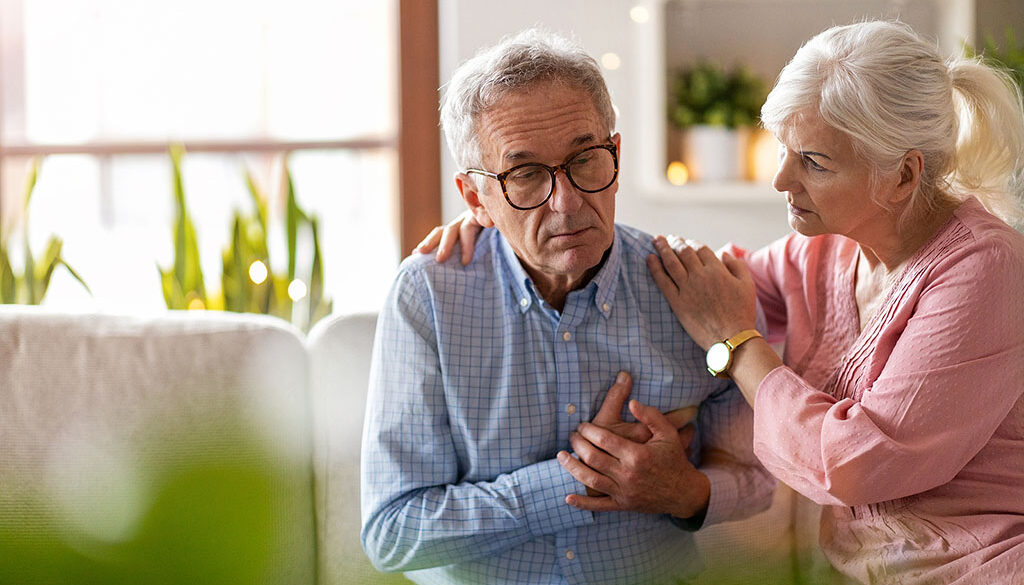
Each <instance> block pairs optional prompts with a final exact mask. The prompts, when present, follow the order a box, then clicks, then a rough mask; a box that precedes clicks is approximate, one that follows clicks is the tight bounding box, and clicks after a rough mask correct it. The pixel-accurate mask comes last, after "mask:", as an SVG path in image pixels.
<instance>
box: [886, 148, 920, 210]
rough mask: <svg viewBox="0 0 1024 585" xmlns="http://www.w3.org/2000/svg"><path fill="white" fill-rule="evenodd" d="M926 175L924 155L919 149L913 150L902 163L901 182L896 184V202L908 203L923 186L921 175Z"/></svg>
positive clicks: (900, 170)
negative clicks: (919, 187)
mask: <svg viewBox="0 0 1024 585" xmlns="http://www.w3.org/2000/svg"><path fill="white" fill-rule="evenodd" d="M922 173H924V155H923V154H921V151H920V150H918V149H916V148H915V149H912V150H910V151H908V152H907V154H905V155H903V161H902V162H901V163H900V169H899V182H898V183H897V184H896V191H895V193H893V199H894V203H895V202H902V201H906V200H907V199H909V198H910V196H911V195H913V194H914V192H915V191H917V187H918V185H920V184H921V174H922Z"/></svg>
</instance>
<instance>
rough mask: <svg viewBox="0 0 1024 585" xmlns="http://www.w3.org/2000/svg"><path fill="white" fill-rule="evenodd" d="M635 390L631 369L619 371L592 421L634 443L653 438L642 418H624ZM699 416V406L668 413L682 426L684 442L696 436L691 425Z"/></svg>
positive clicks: (680, 427) (671, 418)
mask: <svg viewBox="0 0 1024 585" xmlns="http://www.w3.org/2000/svg"><path fill="white" fill-rule="evenodd" d="M632 390H633V378H632V377H631V376H630V375H629V373H628V372H619V375H618V376H617V377H616V378H615V383H614V384H612V386H611V388H609V389H608V395H607V396H605V398H604V402H603V403H602V404H601V408H600V410H598V412H597V414H596V415H595V416H594V419H593V420H592V421H590V422H591V423H593V424H595V425H597V426H599V427H602V428H605V429H608V430H609V431H611V432H613V433H615V434H616V435H619V436H620V437H623V438H626V439H629V440H630V441H633V442H635V443H646V442H647V440H648V439H650V438H651V430H650V429H649V428H648V427H647V425H645V424H643V423H641V422H632V423H630V422H626V421H624V420H622V410H623V407H624V406H625V405H626V401H627V400H628V399H629V393H630V392H632ZM696 416H697V407H696V406H687V407H685V408H677V409H676V410H673V411H670V412H667V413H665V417H666V418H667V419H668V421H669V423H671V424H672V425H673V426H674V427H675V428H677V429H679V432H680V435H682V436H681V437H680V438H681V439H685V440H684V441H683V442H684V444H687V445H689V443H690V439H692V438H693V426H692V425H690V422H692V421H693V419H694V417H696Z"/></svg>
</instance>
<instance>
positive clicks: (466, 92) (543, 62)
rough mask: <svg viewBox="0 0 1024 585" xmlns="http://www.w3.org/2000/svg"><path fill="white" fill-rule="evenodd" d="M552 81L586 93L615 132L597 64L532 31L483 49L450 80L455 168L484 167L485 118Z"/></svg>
mask: <svg viewBox="0 0 1024 585" xmlns="http://www.w3.org/2000/svg"><path fill="white" fill-rule="evenodd" d="M549 81H553V82H557V83H564V84H566V86H567V87H575V88H579V89H582V90H583V91H584V92H586V93H587V94H588V95H589V96H590V97H591V99H592V100H593V101H594V107H595V108H597V112H598V114H599V115H600V116H601V118H602V119H603V120H604V122H605V124H606V126H607V131H608V134H609V135H611V134H612V132H613V131H614V129H615V110H614V109H613V107H612V100H611V96H610V95H609V93H608V87H607V86H606V85H605V82H604V77H603V76H602V75H601V69H600V67H598V65H597V62H596V61H594V59H593V58H592V57H591V56H590V55H588V54H587V53H586V52H585V51H584V50H583V49H582V48H581V47H580V46H579V45H577V44H575V43H573V42H571V41H569V40H568V39H565V38H563V37H561V36H558V35H556V34H553V33H550V32H546V31H542V30H539V29H528V30H525V31H522V32H520V33H518V34H516V35H513V36H510V37H506V38H504V39H502V40H501V41H500V42H499V43H498V44H496V45H494V46H492V47H489V48H485V49H483V50H481V51H480V52H478V53H477V54H476V55H475V56H473V57H472V58H470V59H469V60H467V61H466V62H464V63H463V64H462V65H460V66H459V68H458V69H457V70H456V71H455V73H454V74H453V75H452V78H451V80H450V81H449V82H448V84H447V87H446V89H445V92H444V96H443V97H442V99H441V127H442V128H443V129H444V134H445V140H446V141H447V142H448V148H449V149H450V150H451V153H452V156H453V157H454V158H455V162H456V164H458V165H459V167H460V168H462V169H466V168H469V167H473V166H479V165H480V164H481V160H480V157H481V153H480V142H479V139H478V137H477V123H478V122H479V119H480V116H481V114H483V113H484V112H485V111H487V110H488V109H489V108H491V107H492V106H494V105H495V104H496V103H498V102H499V101H500V100H501V98H502V97H503V96H505V95H507V94H508V93H510V92H513V91H522V90H524V89H529V88H531V87H532V86H533V85H534V84H537V83H541V82H549Z"/></svg>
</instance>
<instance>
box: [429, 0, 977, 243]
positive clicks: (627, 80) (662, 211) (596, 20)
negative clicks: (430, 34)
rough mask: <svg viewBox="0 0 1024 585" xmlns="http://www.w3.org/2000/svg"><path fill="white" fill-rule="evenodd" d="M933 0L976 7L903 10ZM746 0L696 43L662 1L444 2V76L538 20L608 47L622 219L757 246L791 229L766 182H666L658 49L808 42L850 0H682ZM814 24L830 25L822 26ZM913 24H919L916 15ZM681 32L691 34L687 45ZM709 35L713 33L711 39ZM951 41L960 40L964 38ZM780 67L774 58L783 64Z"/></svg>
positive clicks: (879, 1)
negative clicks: (637, 14) (671, 23)
mask: <svg viewBox="0 0 1024 585" xmlns="http://www.w3.org/2000/svg"><path fill="white" fill-rule="evenodd" d="M858 1H859V2H861V3H862V4H863V6H864V15H863V16H868V17H870V16H874V17H879V16H891V13H882V14H879V13H877V12H873V11H876V10H878V9H879V7H880V6H893V5H899V3H896V4H893V3H892V2H888V1H883V0H858ZM932 1H934V2H935V3H936V4H937V5H945V4H956V5H958V6H959V5H960V4H964V3H968V4H970V6H971V7H973V0H902V2H903V3H904V4H906V6H905V7H904V8H905V9H911V8H913V9H915V10H916V11H917V12H921V10H920V6H919V5H921V4H927V3H929V2H932ZM744 2H746V4H747V6H748V7H756V8H757V10H753V9H751V10H749V11H747V12H744V11H743V10H742V9H740V10H739V11H738V12H736V13H735V14H736V16H735V17H734V18H733V19H732V20H728V21H726V22H731V23H733V26H730V27H729V29H728V30H721V31H720V32H718V33H717V34H715V35H708V34H707V33H706V31H702V32H703V34H702V35H699V37H700V38H701V39H704V40H699V41H698V40H697V37H698V35H696V34H692V30H691V31H690V32H689V33H688V32H687V31H686V30H679V29H678V28H674V27H668V28H667V29H666V27H665V25H664V24H663V23H662V22H661V21H662V19H661V18H660V17H659V15H658V13H659V12H660V11H661V10H663V6H664V2H663V1H662V0H516V1H515V2H509V1H508V0H441V1H440V7H441V8H440V20H441V22H440V25H441V28H440V37H441V38H440V44H441V47H440V50H441V79H442V82H443V81H444V80H447V79H448V77H449V76H450V75H451V73H452V71H453V70H454V69H455V67H456V66H457V65H458V64H459V63H461V62H462V61H463V60H465V59H467V58H468V57H470V56H472V55H473V53H474V52H476V50H477V49H479V48H480V47H482V46H485V45H490V44H493V43H494V42H496V41H497V40H498V39H500V38H501V37H502V36H504V35H506V34H510V33H514V32H516V31H519V30H521V29H523V28H526V27H530V26H535V25H540V26H543V27H545V28H548V29H551V30H553V31H556V32H560V33H563V34H568V35H571V36H574V37H576V39H577V40H578V41H579V42H580V43H581V44H582V45H583V47H584V48H585V49H586V50H587V51H588V52H589V53H590V54H591V55H593V56H595V57H596V58H598V59H600V57H601V55H603V54H605V53H615V54H617V55H618V56H619V57H620V59H621V67H620V68H618V69H616V70H606V71H605V78H606V79H607V81H608V86H609V89H610V90H611V93H612V98H613V100H614V101H615V104H616V106H617V108H618V110H619V122H618V131H619V132H620V133H621V134H622V163H621V167H622V171H621V174H620V188H619V195H618V197H619V201H618V206H617V220H618V221H620V222H622V223H626V224H631V225H634V226H636V227H639V228H642V229H645V230H647V231H649V232H652V233H675V234H678V235H682V236H686V237H690V238H693V239H697V240H701V241H704V242H706V243H708V244H710V245H712V246H716V247H717V246H719V245H721V244H723V243H725V242H727V241H732V242H735V243H737V244H740V245H742V246H746V247H756V246H761V245H763V244H766V243H768V242H770V241H772V240H774V239H775V238H777V237H780V236H782V235H784V234H785V233H787V232H788V231H789V228H788V225H787V224H786V213H785V205H784V202H783V198H782V196H781V195H779V194H777V193H774V191H773V190H772V189H771V188H770V186H768V185H767V184H763V185H760V186H757V185H755V186H753V187H751V186H745V187H743V188H741V189H735V188H732V187H730V186H728V185H726V186H723V187H722V188H721V189H719V188H718V187H714V186H711V187H702V188H700V189H699V192H698V193H697V194H694V193H693V192H688V191H686V190H685V189H683V190H681V189H679V188H672V187H670V186H668V183H667V181H665V179H664V177H663V176H662V175H661V173H662V172H663V171H662V170H661V169H664V168H665V155H664V153H665V140H666V132H665V126H664V120H665V116H666V114H665V112H666V108H665V105H664V93H665V89H664V88H665V82H664V71H665V66H664V63H665V62H666V56H665V54H664V51H661V54H658V51H657V50H654V49H653V47H664V46H665V44H666V43H665V37H666V35H671V40H672V42H671V43H668V44H669V45H670V46H673V45H674V46H679V45H684V46H687V47H688V49H689V50H691V51H693V52H694V53H695V54H703V53H705V51H703V50H702V49H703V47H702V46H699V45H704V44H706V45H708V47H707V48H708V51H707V53H708V54H712V55H713V54H714V51H716V50H718V51H719V52H721V51H722V50H723V46H728V47H731V49H729V48H726V49H724V50H725V51H726V53H727V54H729V52H730V51H731V53H732V54H737V51H738V54H739V55H743V54H744V52H743V51H746V52H747V54H752V51H753V50H754V49H750V48H749V47H748V48H743V46H742V45H743V43H744V39H745V38H746V37H751V36H752V35H753V32H752V31H759V36H757V37H756V38H759V39H765V38H766V36H765V34H764V33H763V31H764V30H768V31H777V35H776V36H777V37H778V40H779V44H781V45H782V46H783V47H784V48H785V51H784V53H785V54H788V53H791V52H792V50H793V48H795V47H798V46H799V45H800V43H801V42H802V41H803V40H805V38H789V37H792V36H800V37H805V36H806V35H807V33H806V32H804V29H807V30H821V29H822V28H824V27H825V26H827V25H828V24H831V23H832V22H841V21H843V20H847V19H849V13H850V9H849V3H848V2H839V1H838V0H825V1H814V2H812V1H810V0H767V3H769V4H770V5H772V6H777V7H778V10H776V11H774V12H771V11H768V12H767V13H766V11H765V10H764V8H763V7H764V6H765V4H766V0H731V1H728V2H727V1H725V0H686V1H685V2H683V4H684V5H686V4H687V3H689V4H690V5H695V6H698V7H705V8H706V7H708V6H709V5H710V6H712V7H715V5H716V3H717V7H718V8H728V9H733V10H734V9H735V7H736V6H737V5H739V6H740V7H741V8H742V5H743V4H744ZM636 5H643V6H645V7H647V8H648V9H649V10H650V11H651V12H652V13H654V14H652V16H654V18H652V19H651V20H650V21H649V22H647V23H637V22H634V21H633V20H632V19H631V18H630V14H629V12H630V9H631V8H632V7H634V6H636ZM829 10H832V11H836V10H838V11H839V14H835V15H833V14H832V13H830V12H829ZM906 16H911V15H906ZM972 18H973V17H972ZM833 19H834V20H833ZM796 21H799V22H800V27H801V28H799V29H798V30H799V31H800V32H794V33H792V34H790V35H789V36H786V32H785V31H786V30H794V29H793V23H794V22H796ZM818 22H823V23H824V24H821V25H819V24H816V23H818ZM908 22H910V23H911V24H914V22H913V21H912V20H908ZM808 26H810V27H812V28H808ZM915 26H917V25H915ZM683 28H686V27H683ZM926 28H940V29H941V28H942V27H941V26H939V27H935V26H932V27H926ZM962 29H963V30H966V31H970V32H973V23H970V25H968V23H966V22H965V23H963V25H962ZM958 30H959V29H958ZM744 31H746V32H744ZM922 32H924V31H922ZM927 32H931V31H930V30H928V31H927ZM680 36H685V38H684V39H683V40H682V41H681V42H680V39H679V37H680ZM949 36H952V35H949ZM709 37H710V39H712V40H708V39H709ZM767 38H772V35H771V34H769V35H767ZM761 42H763V41H759V43H761ZM737 44H738V45H739V47H740V48H739V49H737ZM949 44H950V41H949V40H946V41H944V45H949ZM953 45H954V46H959V45H958V42H957V43H953ZM759 49H760V45H758V50H759ZM670 58H671V57H670ZM779 59H781V60H784V58H783V57H779ZM783 64H784V63H782V62H780V63H778V67H779V68H781V66H782V65H783ZM442 164H443V169H442V173H443V177H444V180H445V190H444V196H443V215H444V217H445V218H450V217H453V216H454V215H455V214H457V213H459V212H460V211H461V210H462V209H463V208H464V204H463V202H462V200H461V199H460V197H459V195H458V192H457V191H456V189H455V187H454V181H453V180H452V177H454V174H455V172H456V169H455V166H454V162H453V161H452V160H451V158H450V157H449V156H448V153H447V150H445V151H444V159H443V163H442Z"/></svg>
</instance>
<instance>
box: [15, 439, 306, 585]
mask: <svg viewBox="0 0 1024 585" xmlns="http://www.w3.org/2000/svg"><path fill="white" fill-rule="evenodd" d="M152 440H153V442H152V443H149V447H148V448H147V449H146V452H147V453H148V455H147V456H145V457H139V458H138V459H133V460H132V461H131V463H132V464H134V465H135V466H137V467H138V471H139V474H138V475H137V476H130V478H131V479H133V480H135V481H136V482H138V484H139V485H136V486H132V487H133V488H134V489H137V490H139V491H140V492H141V493H142V494H143V501H142V505H141V506H140V507H139V509H138V511H137V512H138V513H137V515H135V516H133V517H132V520H133V522H132V523H131V526H130V527H129V528H130V529H129V530H127V531H126V532H125V533H124V534H123V535H122V537H120V538H102V537H99V536H98V535H97V533H96V532H95V531H91V530H90V526H88V525H82V524H81V523H80V522H75V519H74V518H71V517H69V515H75V514H76V509H75V508H72V509H68V508H67V507H66V506H65V507H62V506H61V505H60V503H59V498H55V497H54V496H53V494H48V493H45V492H44V493H40V492H39V491H38V490H36V491H31V492H26V491H23V492H22V493H21V494H20V495H17V494H12V493H10V492H8V493H5V495H4V496H3V497H4V498H6V499H7V500H8V501H7V502H6V505H5V506H4V508H5V509H18V510H19V514H15V515H13V516H11V515H5V516H2V517H0V584H3V585H6V584H19V585H22V584H30V583H31V584H46V585H129V584H131V585H138V584H143V583H144V584H146V585H185V584H189V585H235V584H238V583H282V585H284V583H285V582H284V581H282V576H283V574H290V573H296V572H297V573H298V574H303V573H309V574H311V571H312V563H313V558H314V557H313V553H312V551H310V550H306V549H308V548H309V546H310V543H312V542H313V535H312V534H310V535H309V539H308V540H306V541H304V542H300V541H295V540H291V539H290V537H289V536H288V534H289V530H290V528H288V526H289V525H290V524H292V523H293V522H295V519H293V518H290V517H289V512H288V510H290V509H294V507H293V505H292V503H291V500H292V498H294V497H295V493H294V492H293V491H290V490H291V489H292V486H294V485H295V484H294V480H293V479H292V478H294V477H295V474H296V471H295V469H294V468H292V467H290V466H291V465H295V464H293V463H287V462H284V461H282V460H281V459H280V458H277V457H275V456H274V455H272V454H270V453H271V451H272V448H269V447H268V446H261V445H260V444H258V442H256V441H254V440H253V439H251V438H249V439H245V438H242V432H239V433H238V435H237V436H236V437H234V438H233V439H231V440H228V441H223V442H222V443H219V444H218V443H217V441H221V440H223V437H222V438H221V439H215V440H213V441H210V440H207V441H206V442H205V444H206V445H207V446H208V447H209V446H211V445H212V446H214V447H220V448H210V449H206V450H203V451H197V450H196V449H193V448H186V449H183V450H181V451H178V452H175V451H173V450H162V449H155V448H153V445H154V444H158V443H165V444H173V445H182V444H184V445H189V444H190V443H191V444H192V445H190V446H194V445H195V444H196V437H195V436H194V435H193V436H188V437H186V436H180V433H179V434H178V435H175V434H174V433H170V434H166V433H165V434H162V435H156V434H155V435H154V436H153V437H152ZM199 442H202V441H199ZM66 464H68V465H74V464H75V463H74V462H67V463H66ZM300 465H301V464H300ZM81 467H82V468H81V469H76V470H74V474H73V475H72V477H77V478H79V479H80V481H75V482H68V483H67V484H64V485H61V487H60V489H62V490H65V491H67V492H70V494H71V497H72V499H74V498H75V497H76V496H77V497H78V501H79V504H80V505H92V506H99V507H101V509H105V510H117V509H118V508H117V506H119V505H120V506H124V505H125V504H124V503H123V502H120V501H113V502H107V501H105V500H107V499H112V498H117V497H118V495H120V494H121V493H123V492H122V490H120V489H114V490H110V491H106V492H104V491H100V492H95V491H88V487H83V486H89V484H90V482H91V481H94V479H91V478H90V477H89V474H90V473H91V474H97V473H102V472H103V471H102V470H100V471H97V470H94V469H93V470H91V469H88V468H87V467H86V466H84V465H83V466H81ZM6 485H7V488H10V487H12V486H16V482H9V483H8V484H6ZM82 490H84V492H83V493H80V494H76V493H75V492H76V491H82ZM83 494H84V495H83ZM13 498H20V501H18V502H17V506H12V505H11V503H12V502H11V499H13ZM83 498H84V500H83ZM111 506H113V507H111ZM282 527H285V530H281V528H282Z"/></svg>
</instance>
